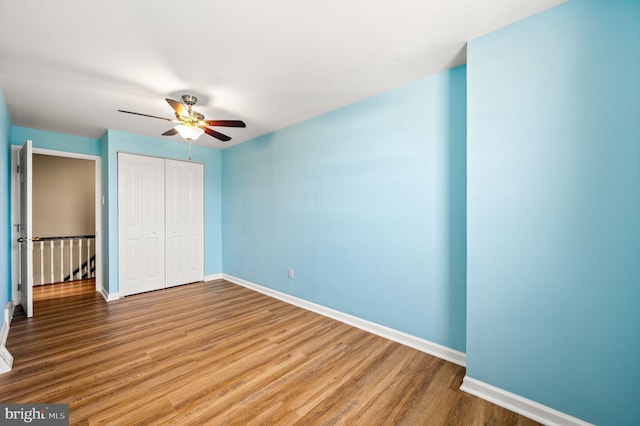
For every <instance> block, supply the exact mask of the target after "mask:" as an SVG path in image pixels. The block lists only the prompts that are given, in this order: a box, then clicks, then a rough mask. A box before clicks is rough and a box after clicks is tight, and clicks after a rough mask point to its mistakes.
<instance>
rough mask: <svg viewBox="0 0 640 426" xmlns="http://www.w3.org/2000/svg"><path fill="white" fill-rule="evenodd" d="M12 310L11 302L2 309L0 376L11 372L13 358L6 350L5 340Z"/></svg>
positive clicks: (11, 317) (7, 335)
mask: <svg viewBox="0 0 640 426" xmlns="http://www.w3.org/2000/svg"><path fill="white" fill-rule="evenodd" d="M14 308H15V306H14V304H13V301H9V303H7V306H6V307H5V308H4V322H3V323H2V330H0V374H2V373H7V372H9V371H11V367H13V356H11V354H10V353H9V351H8V350H7V338H8V337H9V328H10V327H11V319H13V310H14Z"/></svg>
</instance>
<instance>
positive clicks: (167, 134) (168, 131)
mask: <svg viewBox="0 0 640 426" xmlns="http://www.w3.org/2000/svg"><path fill="white" fill-rule="evenodd" d="M177 134H178V131H177V130H176V129H175V127H174V128H173V129H169V130H167V131H166V132H164V133H163V134H162V136H173V135H177Z"/></svg>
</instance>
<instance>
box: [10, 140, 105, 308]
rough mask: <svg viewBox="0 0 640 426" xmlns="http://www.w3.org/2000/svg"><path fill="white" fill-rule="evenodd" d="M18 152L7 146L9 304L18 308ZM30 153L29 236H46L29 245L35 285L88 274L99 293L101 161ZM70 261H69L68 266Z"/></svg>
mask: <svg viewBox="0 0 640 426" xmlns="http://www.w3.org/2000/svg"><path fill="white" fill-rule="evenodd" d="M19 150H20V147H19V146H12V156H11V163H12V170H13V171H14V172H15V173H12V174H11V199H12V211H11V219H12V222H11V223H12V225H13V226H12V231H11V234H12V235H11V236H12V243H11V255H12V301H13V303H14V306H15V305H18V304H21V303H22V300H23V298H22V293H21V291H20V290H19V289H18V283H19V280H20V276H19V275H20V256H19V247H18V246H19V245H18V243H17V239H18V236H17V235H18V234H17V232H18V226H17V224H18V223H19V222H20V219H19V217H20V190H19V189H20V179H19V178H18V173H17V165H18V152H19ZM33 154H34V155H33V160H34V161H33V167H32V169H33V176H34V188H33V189H34V191H33V193H34V203H33V208H32V211H33V212H32V213H33V218H34V233H33V235H34V236H40V235H42V236H43V237H45V238H43V239H44V240H45V241H37V242H35V243H36V244H34V255H35V259H34V283H35V284H36V285H39V284H48V283H52V282H60V281H68V280H73V279H82V277H85V278H87V277H89V276H91V279H95V284H94V288H95V290H96V291H99V289H100V288H101V287H102V282H101V271H102V256H101V252H102V250H101V248H102V245H101V238H100V236H101V235H100V234H101V228H102V222H101V210H102V202H101V201H102V197H101V195H100V194H101V190H100V187H101V186H100V179H101V178H100V176H101V173H100V157H98V156H93V155H85V154H76V153H70V152H63V151H54V150H47V149H41V148H34V149H33ZM78 171H81V173H80V174H82V173H83V176H84V178H81V177H79V176H80V175H79V174H78V173H76V172H78ZM87 173H88V174H90V175H91V176H88V175H87ZM87 176H88V177H87ZM78 179H83V180H84V182H77V180H78ZM87 180H88V181H89V182H87ZM72 192H73V193H72ZM65 207H67V208H65ZM60 237H74V238H66V239H64V238H60ZM79 237H82V238H79ZM74 245H75V247H74ZM70 258H71V259H70ZM70 260H73V263H72V262H71V261H70ZM93 277H95V278H93Z"/></svg>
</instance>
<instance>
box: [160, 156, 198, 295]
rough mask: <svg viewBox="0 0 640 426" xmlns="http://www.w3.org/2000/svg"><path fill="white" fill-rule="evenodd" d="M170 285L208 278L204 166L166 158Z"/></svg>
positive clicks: (168, 283) (168, 276)
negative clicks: (205, 250) (205, 269)
mask: <svg viewBox="0 0 640 426" xmlns="http://www.w3.org/2000/svg"><path fill="white" fill-rule="evenodd" d="M165 179H166V184H165V191H166V215H165V220H166V235H167V255H166V285H167V286H174V285H179V284H187V283H191V282H196V281H202V280H203V279H204V166H203V165H202V164H198V163H188V162H185V161H174V160H166V162H165Z"/></svg>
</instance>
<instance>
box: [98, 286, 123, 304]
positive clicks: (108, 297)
mask: <svg viewBox="0 0 640 426" xmlns="http://www.w3.org/2000/svg"><path fill="white" fill-rule="evenodd" d="M98 293H100V295H101V296H102V297H103V298H104V300H106V301H107V302H113V301H114V300H118V299H120V294H119V293H107V291H106V290H105V289H104V288H102V287H98Z"/></svg>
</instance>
